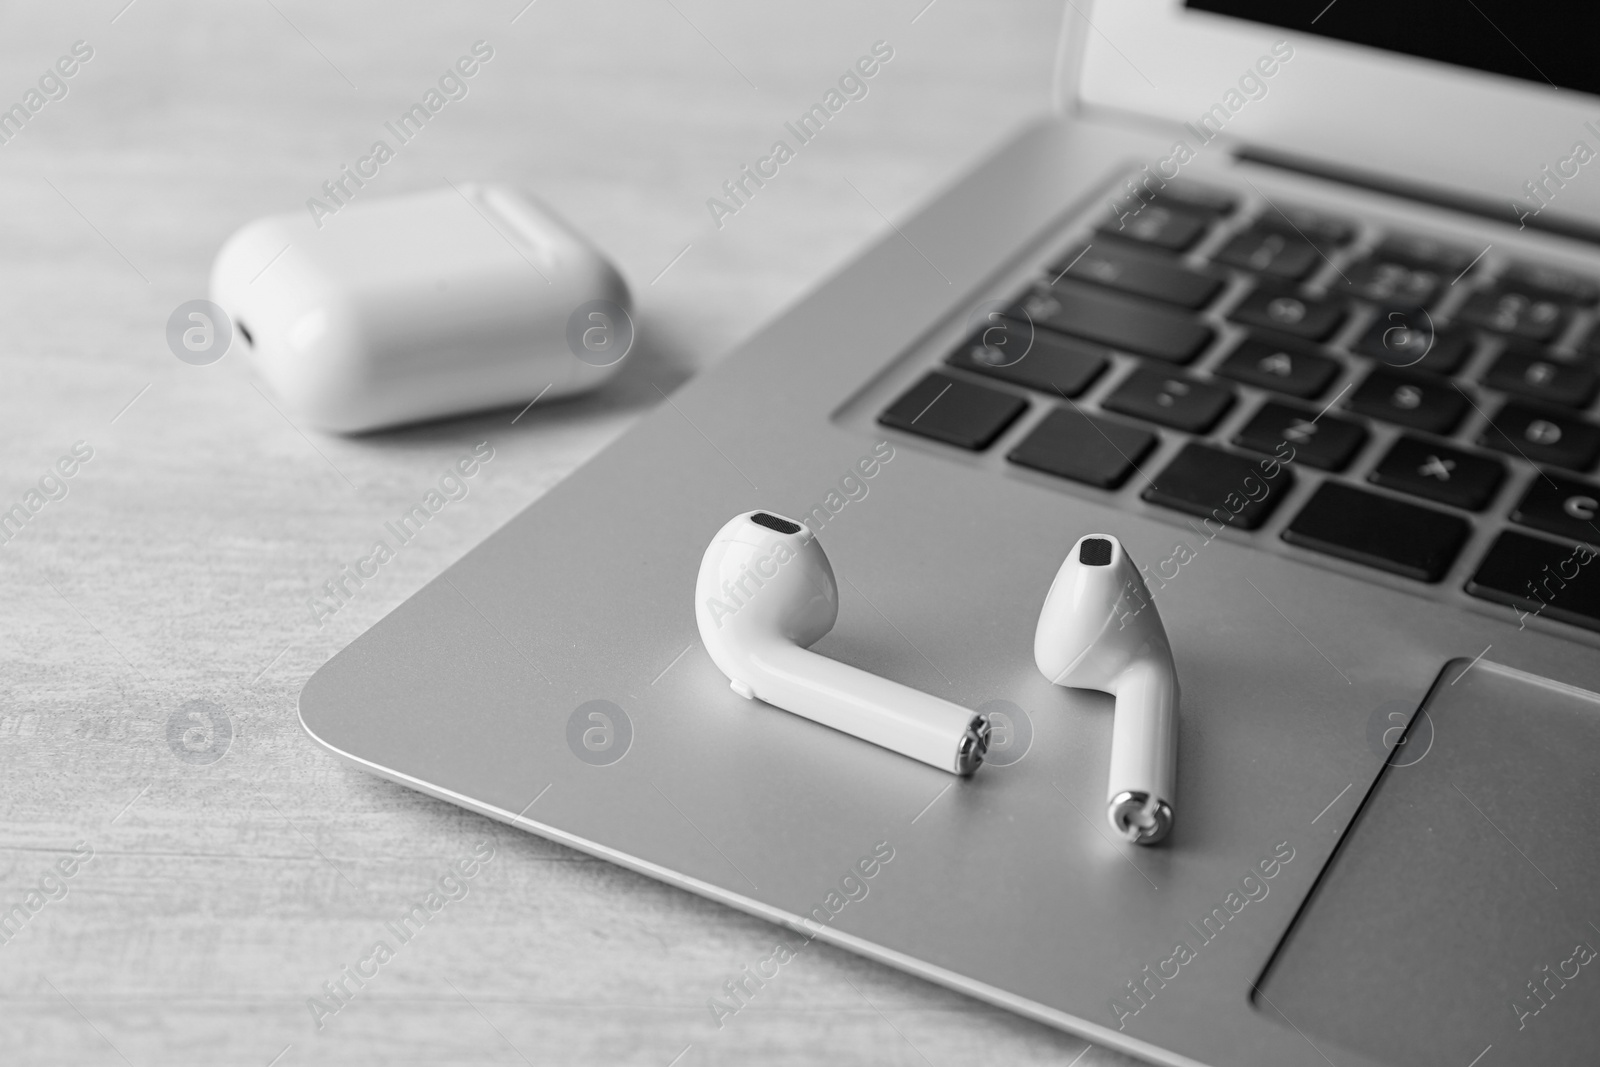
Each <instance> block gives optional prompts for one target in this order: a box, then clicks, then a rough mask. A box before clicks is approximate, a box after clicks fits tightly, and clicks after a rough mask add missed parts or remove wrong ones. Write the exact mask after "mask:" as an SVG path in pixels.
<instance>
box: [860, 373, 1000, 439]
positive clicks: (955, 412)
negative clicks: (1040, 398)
mask: <svg viewBox="0 0 1600 1067" xmlns="http://www.w3.org/2000/svg"><path fill="white" fill-rule="evenodd" d="M1027 407H1028V402H1027V401H1026V400H1024V399H1022V398H1021V397H1020V396H1015V395H1013V394H1011V393H1003V392H1001V391H1000V390H998V389H990V388H989V387H988V386H985V385H975V384H974V383H972V382H964V381H961V380H960V379H958V378H952V377H950V376H949V375H948V374H940V373H938V372H934V373H932V374H929V375H927V376H925V377H924V378H923V379H922V380H921V381H920V382H918V383H917V384H916V385H913V386H912V387H911V388H910V389H908V390H906V392H905V393H903V394H902V395H901V397H900V399H899V400H896V401H895V402H894V403H893V404H890V405H889V407H888V409H887V410H885V411H884V413H883V414H882V415H879V416H878V421H879V422H881V423H883V425H885V426H892V427H894V428H895V429H896V430H905V431H907V432H909V433H919V434H921V435H922V436H924V437H931V438H933V439H934V440H935V441H943V442H944V443H945V444H948V445H956V446H958V447H960V448H970V449H972V450H973V451H978V450H979V449H983V448H988V447H989V446H990V445H992V444H993V443H994V439H995V438H996V437H999V436H1000V434H1001V433H1002V432H1003V431H1004V430H1005V428H1006V427H1007V426H1010V425H1011V424H1012V423H1013V422H1014V421H1016V418H1017V416H1018V415H1021V414H1022V413H1023V411H1024V410H1026V409H1027Z"/></svg>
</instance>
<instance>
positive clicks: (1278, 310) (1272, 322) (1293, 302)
mask: <svg viewBox="0 0 1600 1067" xmlns="http://www.w3.org/2000/svg"><path fill="white" fill-rule="evenodd" d="M1228 317H1229V318H1230V319H1233V320H1234V321H1236V322H1243V323H1247V324H1248V325H1251V326H1259V327H1261V328H1262V329H1263V330H1275V331H1277V332H1278V333H1286V334H1288V335H1289V336H1290V337H1303V338H1305V339H1306V340H1307V341H1325V340H1327V339H1328V335H1329V334H1331V333H1333V331H1334V330H1337V329H1338V328H1339V324H1340V323H1342V322H1344V317H1345V310H1344V305H1343V304H1341V303H1338V302H1336V301H1331V300H1314V299H1312V298H1311V297H1304V296H1291V295H1289V294H1287V293H1283V292H1280V291H1278V290H1275V289H1258V290H1256V291H1255V292H1253V293H1251V294H1250V295H1249V296H1247V297H1245V298H1244V300H1242V301H1240V303H1239V306H1238V307H1236V308H1234V309H1233V311H1232V312H1230V313H1229V315H1228Z"/></svg>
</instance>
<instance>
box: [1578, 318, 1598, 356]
mask: <svg viewBox="0 0 1600 1067" xmlns="http://www.w3.org/2000/svg"><path fill="white" fill-rule="evenodd" d="M1582 354H1584V355H1586V357H1589V362H1590V363H1600V323H1595V328H1594V330H1590V331H1589V336H1587V338H1586V339H1584V347H1582Z"/></svg>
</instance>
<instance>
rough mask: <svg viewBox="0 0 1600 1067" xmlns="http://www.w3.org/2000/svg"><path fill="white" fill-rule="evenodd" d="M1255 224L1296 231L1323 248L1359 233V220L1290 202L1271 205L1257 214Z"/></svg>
mask: <svg viewBox="0 0 1600 1067" xmlns="http://www.w3.org/2000/svg"><path fill="white" fill-rule="evenodd" d="M1256 225H1257V226H1260V227H1262V228H1263V229H1268V230H1277V231H1278V232H1279V233H1289V234H1294V235H1295V236H1296V237H1300V238H1303V239H1305V240H1307V241H1310V242H1311V243H1312V244H1314V245H1320V246H1322V247H1323V248H1331V247H1333V246H1337V245H1343V244H1349V243H1350V239H1351V238H1353V237H1355V235H1356V224H1355V223H1353V222H1351V221H1350V220H1349V219H1341V218H1339V217H1338V216H1336V215H1324V214H1322V213H1321V212H1319V211H1312V210H1311V209H1310V208H1304V207H1292V206H1290V205H1288V204H1274V205H1269V206H1268V207H1267V209H1266V210H1265V211H1263V212H1262V213H1261V214H1260V215H1258V216H1256Z"/></svg>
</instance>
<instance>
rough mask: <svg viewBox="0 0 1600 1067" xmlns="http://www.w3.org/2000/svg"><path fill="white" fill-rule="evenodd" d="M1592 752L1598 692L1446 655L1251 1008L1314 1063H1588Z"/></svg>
mask: <svg viewBox="0 0 1600 1067" xmlns="http://www.w3.org/2000/svg"><path fill="white" fill-rule="evenodd" d="M1597 750H1600V695H1597V694H1595V693H1591V692H1586V691H1584V690H1580V689H1573V688H1570V687H1568V686H1564V685H1561V684H1559V683H1556V682H1552V681H1550V680H1548V679H1544V678H1538V677H1535V676H1533V675H1529V674H1524V673H1522V672H1520V671H1514V670H1511V669H1509V668H1506V667H1502V666H1499V665H1497V664H1494V663H1490V662H1487V661H1480V662H1478V663H1476V664H1475V665H1473V666H1470V667H1466V668H1465V669H1463V664H1462V663H1460V662H1454V663H1452V664H1450V665H1449V666H1448V667H1447V668H1446V669H1445V671H1444V672H1443V674H1441V676H1440V678H1439V681H1438V682H1437V683H1436V684H1435V686H1434V688H1433V691H1432V693H1431V694H1430V695H1429V698H1428V700H1427V701H1426V702H1425V704H1424V705H1423V710H1422V712H1421V713H1419V714H1418V715H1417V716H1416V717H1415V718H1414V719H1413V720H1412V722H1411V724H1410V726H1409V727H1408V729H1407V733H1406V735H1405V738H1404V742H1403V743H1402V744H1399V745H1397V746H1396V747H1395V749H1394V752H1393V753H1392V754H1391V756H1390V758H1389V763H1388V766H1386V767H1385V768H1384V771H1383V773H1382V775H1380V777H1379V778H1378V781H1377V783H1376V784H1375V785H1374V786H1373V789H1372V791H1371V793H1370V794H1369V796H1368V798H1367V800H1366V803H1365V805H1364V806H1363V808H1362V810H1361V812H1360V814H1359V815H1358V816H1357V817H1356V819H1355V820H1354V822H1353V823H1352V824H1351V827H1350V829H1349V830H1348V831H1347V833H1346V836H1345V838H1344V840H1343V841H1342V842H1341V844H1340V846H1339V849H1338V851H1337V853H1336V854H1335V855H1334V858H1333V859H1332V861H1330V863H1329V864H1328V866H1327V868H1326V869H1325V870H1324V872H1323V874H1322V877H1321V879H1320V881H1319V882H1318V884H1317V886H1316V888H1315V890H1314V891H1313V893H1312V894H1311V896H1310V897H1309V898H1308V900H1307V903H1306V905H1305V906H1304V908H1303V909H1302V911H1301V914H1300V916H1299V917H1298V919H1297V920H1296V922H1295V924H1294V925H1293V926H1292V927H1291V929H1290V932H1289V934H1288V936H1287V937H1286V938H1285V939H1284V942H1283V944H1282V945H1281V946H1280V948H1279V950H1278V953H1277V956H1276V957H1275V959H1274V960H1273V962H1272V964H1271V965H1270V966H1269V967H1268V969H1267V975H1266V979H1265V981H1263V982H1262V983H1261V984H1260V987H1259V992H1258V993H1257V995H1256V998H1255V1006H1256V1009H1257V1010H1258V1011H1261V1012H1263V1013H1264V1014H1266V1015H1267V1016H1268V1017H1271V1018H1274V1019H1276V1020H1278V1021H1279V1022H1285V1021H1287V1023H1288V1024H1289V1025H1292V1026H1294V1027H1296V1028H1298V1029H1299V1030H1300V1031H1301V1032H1302V1033H1303V1034H1304V1035H1305V1037H1306V1038H1307V1039H1308V1040H1309V1041H1311V1042H1313V1043H1315V1044H1317V1045H1319V1046H1320V1049H1321V1051H1323V1052H1324V1053H1327V1054H1330V1055H1331V1056H1332V1059H1333V1062H1338V1056H1337V1053H1335V1052H1333V1049H1334V1048H1335V1047H1338V1046H1342V1047H1344V1048H1346V1049H1349V1050H1351V1051H1354V1052H1359V1053H1362V1054H1364V1055H1366V1056H1369V1057H1371V1058H1373V1059H1374V1060H1377V1061H1379V1062H1382V1063H1394V1064H1416V1065H1433V1064H1440V1065H1445V1064H1449V1065H1451V1067H1464V1065H1466V1064H1469V1063H1475V1062H1480V1061H1478V1060H1477V1059H1475V1057H1479V1056H1482V1057H1483V1059H1482V1060H1481V1063H1482V1064H1489V1063H1541V1064H1579V1063H1582V1064H1592V1063H1594V1056H1595V1051H1594V1050H1595V1049H1596V1048H1597V1047H1600V956H1597V950H1600V929H1597V928H1596V926H1595V925H1594V923H1595V922H1597V921H1600V908H1597V907H1596V906H1595V894H1594V886H1595V885H1596V883H1597V881H1600V849H1597V848H1596V847H1595V845H1596V842H1597V841H1600V769H1597V768H1596V766H1595V763H1594V753H1595V752H1596V751H1597ZM1490 1046H1492V1049H1491V1048H1490ZM1485 1050H1488V1054H1487V1055H1484V1053H1485Z"/></svg>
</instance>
